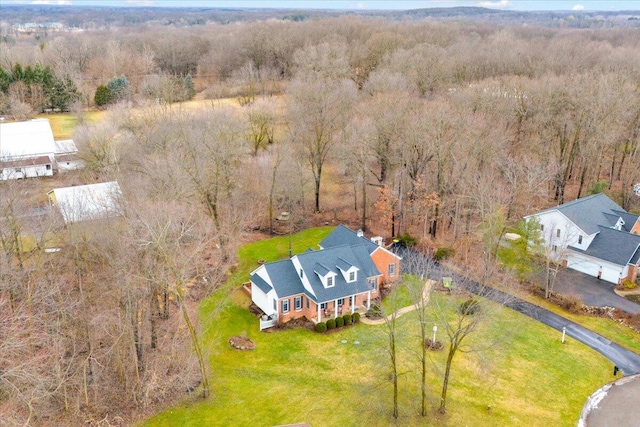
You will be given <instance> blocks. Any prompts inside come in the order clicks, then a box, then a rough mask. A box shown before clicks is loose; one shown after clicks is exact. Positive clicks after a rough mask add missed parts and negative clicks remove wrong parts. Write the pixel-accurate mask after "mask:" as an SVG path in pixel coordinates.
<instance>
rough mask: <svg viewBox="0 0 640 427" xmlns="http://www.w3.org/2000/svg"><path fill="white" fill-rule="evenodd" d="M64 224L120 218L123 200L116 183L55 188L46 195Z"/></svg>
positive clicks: (122, 211) (122, 210) (122, 212)
mask: <svg viewBox="0 0 640 427" xmlns="http://www.w3.org/2000/svg"><path fill="white" fill-rule="evenodd" d="M47 196H49V201H50V203H51V205H52V206H55V207H56V208H57V209H58V211H59V212H60V214H61V215H62V218H63V219H64V222H65V224H71V223H74V222H81V221H94V220H99V219H107V218H113V217H118V216H122V215H123V214H124V208H123V203H122V202H123V198H122V191H121V190H120V186H119V185H118V183H117V182H116V181H111V182H102V183H100V184H89V185H78V186H76V187H64V188H56V189H54V190H51V191H49V192H48V193H47Z"/></svg>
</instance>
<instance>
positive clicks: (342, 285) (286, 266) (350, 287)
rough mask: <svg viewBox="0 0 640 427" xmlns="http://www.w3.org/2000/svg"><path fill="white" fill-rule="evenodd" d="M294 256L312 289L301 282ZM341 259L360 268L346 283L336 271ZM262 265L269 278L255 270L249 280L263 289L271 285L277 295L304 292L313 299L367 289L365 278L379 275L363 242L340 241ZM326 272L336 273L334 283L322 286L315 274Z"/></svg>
mask: <svg viewBox="0 0 640 427" xmlns="http://www.w3.org/2000/svg"><path fill="white" fill-rule="evenodd" d="M293 259H295V260H296V261H297V262H299V263H300V266H301V267H302V269H303V271H304V276H305V279H306V280H308V281H309V285H310V286H311V291H312V292H309V291H307V289H305V287H304V285H303V284H302V280H301V278H300V276H299V272H298V271H297V270H296V267H295V266H294V263H293V261H292V260H293ZM344 262H346V263H348V264H350V265H351V266H355V267H356V268H358V269H359V270H360V273H358V274H357V275H356V281H355V282H352V283H347V281H346V280H345V279H344V276H343V275H342V274H339V267H338V265H339V264H341V263H344ZM263 268H264V271H265V272H266V274H267V277H268V281H267V280H265V279H263V278H262V277H260V276H259V275H258V274H256V273H257V272H258V270H256V271H255V272H254V274H252V276H251V282H252V283H254V284H255V285H256V286H258V288H260V290H262V291H263V292H264V293H267V292H269V291H270V290H271V289H273V290H275V292H276V295H277V296H278V298H286V297H289V296H292V295H297V294H302V293H304V294H306V295H307V296H308V297H309V298H310V299H311V300H313V301H315V302H316V303H322V302H327V301H332V300H336V299H338V298H344V297H348V296H350V295H354V294H357V293H362V292H367V291H368V290H369V289H370V288H369V283H368V282H367V279H368V278H369V277H374V276H379V275H380V272H379V271H378V269H377V268H376V266H375V264H374V263H373V261H372V260H371V257H369V254H368V252H367V251H366V249H365V248H364V246H362V245H360V246H355V247H350V246H348V245H343V246H338V247H335V248H329V249H323V250H319V251H307V252H304V253H302V254H299V255H296V256H295V257H293V258H292V259H286V260H282V261H276V262H270V263H267V264H264V265H263ZM327 273H334V274H335V276H334V285H333V286H332V287H330V288H325V287H324V286H323V284H322V280H321V279H320V277H319V276H318V274H322V275H326V274H327Z"/></svg>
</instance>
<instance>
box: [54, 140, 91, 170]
mask: <svg viewBox="0 0 640 427" xmlns="http://www.w3.org/2000/svg"><path fill="white" fill-rule="evenodd" d="M55 156H56V166H57V168H58V170H59V171H71V170H78V169H82V168H83V167H84V162H83V161H82V160H81V159H80V157H79V156H78V147H76V144H75V142H73V139H61V140H58V141H55Z"/></svg>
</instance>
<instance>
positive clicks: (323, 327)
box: [316, 313, 360, 332]
mask: <svg viewBox="0 0 640 427" xmlns="http://www.w3.org/2000/svg"><path fill="white" fill-rule="evenodd" d="M359 322H360V313H353V314H345V315H344V316H340V317H336V318H335V319H329V320H327V321H326V322H318V323H316V331H318V332H326V331H328V330H329V329H335V328H342V327H343V326H349V325H351V324H352V323H359Z"/></svg>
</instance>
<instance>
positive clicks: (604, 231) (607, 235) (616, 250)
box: [570, 226, 640, 265]
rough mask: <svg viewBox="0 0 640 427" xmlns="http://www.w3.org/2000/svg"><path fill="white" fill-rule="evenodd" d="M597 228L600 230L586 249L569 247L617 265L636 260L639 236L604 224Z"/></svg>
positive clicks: (639, 244) (638, 252)
mask: <svg viewBox="0 0 640 427" xmlns="http://www.w3.org/2000/svg"><path fill="white" fill-rule="evenodd" d="M598 229H599V231H600V232H599V233H598V234H597V235H596V236H595V237H594V239H593V241H592V242H591V244H590V245H589V247H588V248H587V249H586V250H581V249H577V248H574V247H571V246H570V249H571V250H574V251H576V252H580V253H584V254H587V255H590V256H592V257H595V258H599V259H602V260H604V261H609V262H612V263H614V264H618V265H627V264H628V263H632V264H635V263H637V262H638V254H640V236H638V235H636V234H630V233H627V232H625V231H621V230H616V229H613V228H609V227H605V226H599V227H598ZM634 259H635V262H634Z"/></svg>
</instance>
